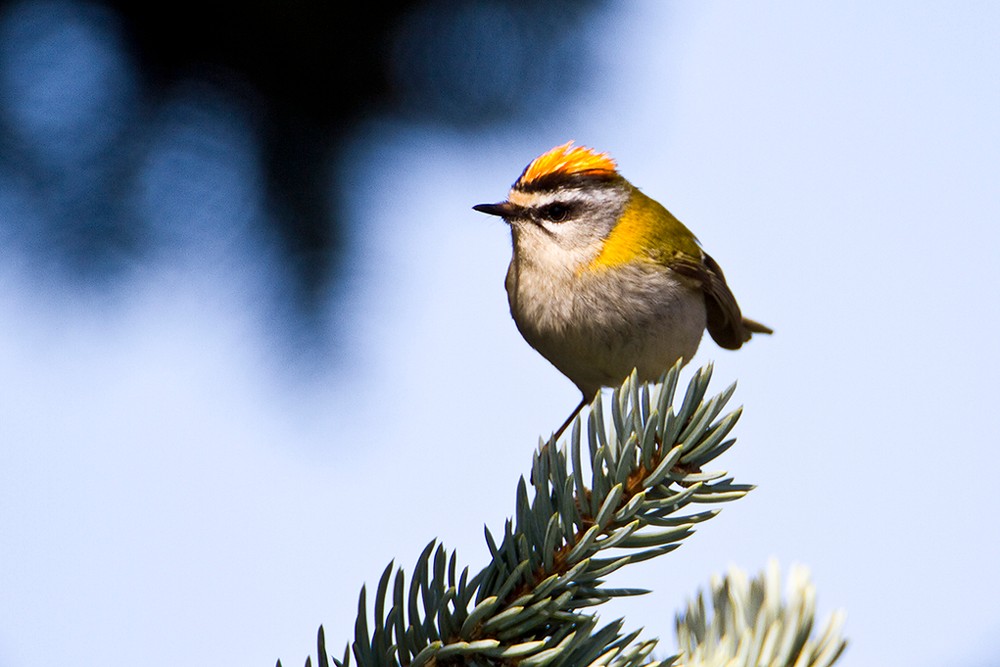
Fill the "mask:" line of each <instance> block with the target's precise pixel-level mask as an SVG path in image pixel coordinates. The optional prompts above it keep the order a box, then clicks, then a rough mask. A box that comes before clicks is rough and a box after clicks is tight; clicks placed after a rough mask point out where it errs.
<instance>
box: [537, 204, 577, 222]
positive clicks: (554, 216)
mask: <svg viewBox="0 0 1000 667" xmlns="http://www.w3.org/2000/svg"><path fill="white" fill-rule="evenodd" d="M538 214H539V215H540V216H541V217H542V219H544V220H548V221H549V222H565V221H566V219H567V218H569V214H570V207H569V206H568V205H567V204H560V203H559V202H554V203H552V204H547V205H546V206H543V207H542V208H541V210H539V211H538Z"/></svg>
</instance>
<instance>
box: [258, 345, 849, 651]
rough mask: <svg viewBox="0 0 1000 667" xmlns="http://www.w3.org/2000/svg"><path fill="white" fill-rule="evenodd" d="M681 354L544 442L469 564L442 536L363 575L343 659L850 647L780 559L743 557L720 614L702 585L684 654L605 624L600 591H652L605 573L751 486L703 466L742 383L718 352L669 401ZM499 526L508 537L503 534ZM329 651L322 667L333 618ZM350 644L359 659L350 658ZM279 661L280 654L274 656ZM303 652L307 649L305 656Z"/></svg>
mask: <svg viewBox="0 0 1000 667" xmlns="http://www.w3.org/2000/svg"><path fill="white" fill-rule="evenodd" d="M679 371H680V366H679V365H677V366H675V367H674V368H672V369H671V370H670V371H668V372H667V373H666V374H665V375H664V376H663V377H662V378H661V380H660V382H658V383H655V384H644V383H640V382H638V380H637V379H636V377H635V374H634V373H633V375H632V376H631V377H629V378H628V379H626V381H625V382H624V384H623V385H622V386H621V387H620V388H619V389H617V390H615V391H614V393H613V395H612V397H611V401H610V406H609V407H610V410H609V412H610V418H609V419H605V414H604V413H605V407H604V402H603V400H602V398H601V396H600V395H598V396H597V397H596V398H595V399H594V402H593V403H592V404H591V409H590V412H589V415H588V418H587V428H586V435H585V436H584V434H583V430H584V429H583V420H582V419H581V418H580V417H577V419H576V420H575V421H574V423H573V425H572V429H571V432H570V436H569V442H568V445H567V444H563V445H562V446H559V443H557V442H556V441H555V440H554V439H553V440H549V441H548V442H542V443H540V445H539V448H538V449H537V450H536V452H535V455H534V458H533V462H532V470H531V477H530V479H529V480H528V481H525V479H524V478H523V477H522V478H521V480H520V481H519V483H518V486H517V492H516V502H515V513H514V518H513V519H512V520H508V521H507V522H506V525H505V526H504V530H503V533H502V534H501V535H499V536H495V535H494V534H493V533H491V532H490V530H489V529H488V528H487V529H486V543H487V546H488V547H489V551H490V555H491V560H490V562H489V563H488V564H487V565H486V567H485V568H483V570H482V571H480V572H478V573H476V574H474V575H472V576H470V574H469V568H468V567H465V568H462V569H461V570H459V565H458V562H457V558H456V554H455V553H454V552H448V551H447V550H446V549H445V548H444V547H443V546H441V545H439V544H436V541H432V542H431V543H430V544H428V545H427V547H426V548H425V549H424V550H423V552H422V553H421V554H420V557H419V558H418V559H417V563H416V566H415V567H414V568H413V571H412V574H410V576H409V583H407V575H406V574H405V572H404V570H403V569H402V568H396V567H395V566H394V564H393V563H390V564H389V565H388V566H387V567H386V569H385V571H384V572H383V574H382V577H381V578H380V580H379V583H378V586H377V587H376V589H375V595H374V596H373V598H372V604H373V609H372V615H371V617H369V608H368V594H367V591H366V589H365V588H362V590H361V596H360V600H359V603H358V617H357V621H356V624H355V633H354V641H353V642H352V643H351V645H350V646H349V647H347V649H345V651H344V653H343V656H342V657H341V658H340V659H334V660H333V662H334V664H336V665H337V666H338V667H351V666H352V665H355V664H356V665H358V666H359V667H383V666H384V667H396V666H402V667H407V666H409V667H424V666H429V667H444V666H446V665H463V666H465V665H470V666H471V665H482V666H484V667H485V666H494V665H514V664H516V665H520V666H521V667H542V666H551V667H561V666H566V667H576V666H586V665H592V666H595V667H596V666H608V667H639V666H640V665H641V666H644V667H646V666H648V667H653V666H659V665H663V666H664V667H666V666H670V665H674V666H679V665H689V666H692V667H693V666H695V665H698V666H704V667H715V666H720V667H721V666H722V665H726V666H729V667H736V666H740V665H747V666H750V665H774V666H779V665H781V666H784V665H787V666H788V667H793V666H795V667H800V666H801V667H807V666H808V667H825V666H826V665H830V664H832V663H833V662H834V661H835V660H836V659H837V657H838V656H839V655H840V653H841V651H842V650H843V648H844V645H845V644H844V641H843V640H842V639H841V637H840V634H839V628H840V622H841V619H840V617H836V618H834V619H833V620H832V621H831V622H830V623H829V624H828V625H827V627H826V629H825V631H824V632H823V633H822V634H821V636H820V638H819V639H813V638H812V637H811V634H810V633H811V630H812V625H813V612H814V606H815V604H814V602H815V599H814V598H815V596H814V592H813V591H812V588H811V586H810V585H809V584H808V582H807V581H806V580H805V578H804V575H803V573H802V571H800V570H796V571H794V572H793V576H792V587H791V589H790V591H789V602H788V603H787V604H784V603H782V600H781V594H780V590H778V589H779V587H780V583H776V582H778V574H777V571H776V566H774V567H772V568H771V569H770V570H769V571H768V573H767V574H764V575H762V576H761V577H759V578H756V579H754V580H753V581H750V580H749V579H748V578H747V577H746V575H743V574H741V573H739V572H736V571H733V572H731V573H730V574H729V575H728V576H727V577H726V578H724V579H720V580H717V581H714V582H713V584H712V592H711V600H712V607H713V611H714V613H713V615H712V617H711V618H709V616H708V615H707V613H706V605H705V601H704V598H703V597H702V596H700V595H699V596H698V597H697V598H696V599H695V600H694V601H692V602H691V603H690V604H689V605H688V608H687V610H686V612H685V613H684V614H683V615H682V616H680V617H678V620H677V629H678V642H679V650H680V654H679V655H676V656H673V657H669V658H666V659H660V660H658V659H654V658H653V657H652V652H653V649H654V648H655V647H656V645H657V641H656V640H655V639H646V640H642V639H639V638H638V635H639V631H634V632H628V633H624V632H623V627H624V620H623V619H619V620H616V621H613V622H611V623H608V624H605V625H600V623H599V619H598V617H597V615H596V614H595V613H594V610H593V609H592V608H593V607H594V606H596V605H599V604H601V603H603V602H606V601H608V600H610V599H611V598H614V597H620V596H628V595H638V594H642V593H646V592H648V591H646V590H643V589H632V588H610V587H607V586H605V579H606V577H607V576H608V575H610V574H611V573H613V572H615V571H616V570H618V569H619V568H622V567H624V566H625V565H628V564H630V563H636V562H640V561H644V560H648V559H650V558H654V557H656V556H660V555H662V554H665V553H669V552H670V551H673V550H674V549H676V548H677V547H678V546H680V542H681V540H683V539H685V538H687V537H688V536H690V535H691V534H692V533H693V532H694V528H695V526H696V525H697V524H699V523H701V522H703V521H707V520H709V519H711V518H712V517H714V516H716V514H718V512H719V511H720V510H719V509H717V508H708V509H698V508H697V506H699V505H713V504H717V503H722V502H727V501H731V500H736V499H739V498H742V497H743V496H744V495H746V494H747V493H748V492H749V491H750V490H751V488H752V487H751V486H748V485H746V484H737V483H735V482H734V480H733V478H731V477H728V476H727V475H726V473H724V472H704V471H703V470H702V468H703V466H705V465H706V464H708V463H710V462H712V461H713V460H714V459H715V458H716V457H718V456H719V455H720V454H722V453H723V452H724V451H726V450H727V449H729V448H730V447H731V446H732V445H733V444H734V443H735V442H736V440H735V439H734V438H729V437H728V436H729V434H730V432H731V431H732V429H733V427H734V426H735V424H736V421H737V420H738V419H739V416H740V412H741V409H739V408H738V409H736V410H734V411H732V412H729V413H726V414H723V409H724V408H725V406H726V404H727V402H728V401H729V399H730V398H731V397H732V395H733V392H734V391H735V384H734V385H732V386H730V387H728V388H727V389H726V390H725V391H723V392H722V393H720V394H718V395H716V396H713V397H710V398H706V393H707V390H708V384H709V380H710V379H711V375H712V368H711V366H707V367H705V368H702V369H700V370H698V371H697V372H695V374H694V376H693V377H692V378H691V380H690V382H689V383H688V385H687V388H686V391H685V392H684V396H683V399H682V400H681V401H680V407H678V408H677V409H676V410H675V409H674V399H675V393H676V390H677V385H678V375H679ZM498 537H499V539H498ZM317 649H318V652H319V656H318V659H319V665H320V666H321V667H328V665H329V662H328V658H327V653H326V647H325V638H324V634H323V629H322V628H320V632H319V638H318V646H317ZM352 656H353V661H352ZM280 664H281V663H280V661H279V662H278V665H279V667H280ZM306 665H307V667H311V661H310V660H309V659H307V660H306Z"/></svg>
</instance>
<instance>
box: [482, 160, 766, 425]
mask: <svg viewBox="0 0 1000 667" xmlns="http://www.w3.org/2000/svg"><path fill="white" fill-rule="evenodd" d="M473 208H474V209H475V210H477V211H480V212H482V213H488V214H490V215H496V216H500V217H501V218H503V219H504V220H505V221H506V222H507V223H508V224H509V225H510V229H511V236H512V239H513V256H512V258H511V262H510V267H509V268H508V270H507V280H506V287H507V297H508V301H509V303H510V312H511V315H513V317H514V322H515V323H516V324H517V328H518V330H519V331H520V332H521V335H522V336H524V339H525V340H526V341H527V342H528V344H530V345H531V346H532V347H533V348H535V350H537V351H538V352H539V353H540V354H541V355H542V356H543V357H545V358H546V359H548V360H549V362H551V363H552V365H554V366H555V367H556V368H557V369H559V371H560V372H562V373H563V375H565V376H566V377H568V378H569V379H570V380H572V381H573V383H574V384H575V385H576V386H577V387H578V388H579V389H580V391H581V392H582V393H583V400H582V401H581V402H580V404H579V405H578V406H577V407H576V409H575V410H573V413H572V414H571V415H570V416H569V418H568V419H567V420H566V422H565V423H564V424H563V425H562V426H561V427H560V428H559V430H558V431H556V433H555V434H554V436H553V438H558V437H559V435H561V434H562V432H563V431H564V430H565V429H566V427H567V426H569V424H570V423H572V421H573V418H574V417H576V415H577V414H579V412H580V411H581V410H582V409H583V407H584V406H585V405H586V404H587V403H588V402H589V401H590V400H591V399H592V398H593V397H594V395H595V394H596V393H597V392H598V391H600V389H601V387H608V386H617V385H619V384H621V382H622V381H623V380H624V379H625V378H626V377H627V376H628V375H629V374H630V373H631V372H632V369H633V368H634V369H636V371H637V373H638V377H639V380H641V381H651V380H655V379H657V378H659V376H660V375H661V374H662V373H663V372H664V371H665V370H667V369H668V368H670V367H671V366H673V365H674V363H676V362H677V360H678V359H682V360H683V362H682V363H686V362H687V361H689V360H690V359H691V357H692V356H694V353H695V352H696V351H697V349H698V344H699V343H700V341H701V337H702V332H704V330H705V329H706V327H707V328H708V332H709V333H710V334H711V335H712V338H713V339H715V342H716V343H718V344H719V346H721V347H723V348H726V349H729V350H735V349H738V348H739V347H741V346H742V345H743V343H745V342H747V341H748V340H750V337H751V335H752V334H755V333H765V334H770V333H772V330H771V329H770V328H768V327H766V326H764V325H763V324H760V323H758V322H754V321H753V320H749V319H747V318H745V317H743V315H742V313H741V312H740V307H739V305H737V303H736V298H735V297H734V296H733V293H732V292H731V291H730V290H729V286H728V285H727V284H726V279H725V277H724V276H723V275H722V269H720V268H719V265H718V264H716V262H715V260H713V259H712V258H711V257H709V256H708V254H706V253H705V252H704V251H703V250H702V249H701V246H700V244H699V242H698V240H697V239H696V238H695V236H694V234H692V233H691V231H690V230H689V229H688V228H687V227H685V226H684V224H682V223H681V222H680V221H679V220H678V219H677V218H675V217H674V216H673V215H672V214H671V213H670V212H669V211H668V210H667V209H665V208H664V207H663V206H662V205H660V203H659V202H657V201H656V200H654V199H651V198H650V197H648V196H646V195H645V194H643V193H642V192H641V191H640V190H639V189H638V188H637V187H635V186H634V185H632V184H631V183H630V182H628V181H627V180H626V179H625V177H624V176H622V175H621V174H619V173H618V165H617V164H616V162H615V161H614V160H613V159H612V158H611V157H610V156H609V155H608V154H606V153H599V152H597V151H594V150H592V149H590V148H587V147H584V146H574V145H573V142H572V141H570V142H568V143H566V144H563V145H562V146H556V147H555V148H553V149H552V150H550V151H548V152H546V153H544V154H542V155H540V156H539V157H537V158H535V159H534V160H533V161H532V162H531V163H530V164H529V165H528V166H527V167H525V169H524V171H523V172H521V175H520V177H518V179H517V181H515V182H514V185H513V186H512V187H511V190H510V193H509V194H508V195H507V200H506V201H503V202H500V203H497V204H479V205H477V206H474V207H473Z"/></svg>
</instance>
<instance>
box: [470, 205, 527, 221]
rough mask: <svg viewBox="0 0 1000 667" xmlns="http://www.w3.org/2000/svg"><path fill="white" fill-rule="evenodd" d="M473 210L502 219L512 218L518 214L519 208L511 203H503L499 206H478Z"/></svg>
mask: <svg viewBox="0 0 1000 667" xmlns="http://www.w3.org/2000/svg"><path fill="white" fill-rule="evenodd" d="M472 208H473V210H476V211H479V212H480V213H487V214H489V215H498V216H500V217H501V218H512V217H514V216H515V215H516V214H517V211H518V208H519V207H518V206H517V205H516V204H511V203H510V202H509V201H502V202H500V203H499V204H476V205H475V206H473V207H472Z"/></svg>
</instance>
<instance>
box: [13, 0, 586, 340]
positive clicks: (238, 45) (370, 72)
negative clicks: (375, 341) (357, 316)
mask: <svg viewBox="0 0 1000 667" xmlns="http://www.w3.org/2000/svg"><path fill="white" fill-rule="evenodd" d="M598 4H599V3H598V2H597V0H590V1H588V2H581V1H579V0H575V1H574V0H557V1H550V2H547V3H522V2H517V1H516V0H491V1H489V2H462V1H449V0H433V1H430V2H427V1H424V2H417V1H396V2H379V3H351V4H350V5H348V6H347V7H348V8H346V9H345V8H344V5H342V4H341V3H334V2H331V1H330V0H271V1H247V2H243V3H219V2H211V1H201V2H194V1H192V0H170V1H165V0H146V1H145V2H126V1H125V0H106V1H105V2H103V3H97V2H87V3H80V2H73V1H72V0H59V1H53V0H47V1H46V2H31V1H22V2H16V3H15V2H9V1H8V2H0V21H2V20H3V19H4V17H5V16H6V17H8V18H9V17H10V16H11V15H12V12H17V11H22V10H24V9H25V8H26V7H28V8H33V11H35V13H36V15H39V16H44V15H46V13H47V12H51V11H56V10H60V9H61V10H65V9H66V8H70V9H72V10H73V11H81V12H85V13H87V12H89V13H91V14H94V12H96V16H97V19H96V20H95V25H112V24H113V26H114V30H115V33H114V34H115V35H119V36H120V39H119V40H118V41H119V42H120V48H121V49H123V50H124V51H126V56H127V58H128V59H129V62H131V63H135V67H136V69H137V70H138V76H137V80H138V83H137V84H136V86H134V88H135V90H134V91H132V92H131V94H132V97H128V96H127V95H126V97H125V98H123V99H125V102H123V103H122V106H123V108H129V107H130V105H132V106H135V107H137V109H138V110H137V112H136V114H135V116H136V117H135V118H131V117H130V120H128V121H127V122H124V124H123V125H122V127H118V129H116V130H115V132H117V133H118V134H117V135H116V137H117V138H116V139H115V140H113V141H112V140H109V141H108V142H107V143H106V144H102V145H103V146H104V149H102V150H101V151H100V153H99V154H97V155H93V156H91V157H90V159H89V160H88V161H87V162H86V169H79V168H76V167H73V166H72V165H71V166H66V165H63V166H62V167H59V166H55V167H54V166H53V165H52V164H50V163H48V162H46V161H45V160H39V159H34V158H32V155H33V153H32V150H31V146H30V143H31V141H32V140H31V139H30V138H29V139H25V136H27V135H25V134H24V133H23V132H22V133H20V134H19V133H18V131H16V130H17V128H16V123H17V122H18V121H17V119H16V118H14V115H16V114H11V113H7V114H6V117H5V122H4V124H3V126H2V127H0V150H2V151H3V153H2V154H0V169H6V171H7V172H14V173H15V176H16V177H17V178H18V179H20V180H21V181H22V182H24V181H27V182H30V183H31V184H33V185H32V187H34V188H35V189H36V190H37V192H36V195H37V197H36V200H41V201H44V202H46V203H45V205H44V208H45V209H46V210H45V211H44V215H42V216H40V217H42V218H45V219H46V220H47V222H45V223H44V224H42V227H44V228H45V229H46V230H47V233H48V234H49V235H50V236H49V237H47V238H45V239H42V240H40V241H39V242H37V243H34V244H29V245H31V246H32V247H33V252H35V253H36V254H38V255H39V256H38V257H36V258H34V260H33V262H34V263H35V264H36V265H38V266H45V265H47V264H51V265H59V266H60V267H62V268H63V269H64V270H65V269H66V267H67V266H68V267H70V268H69V270H68V272H67V273H65V275H64V276H63V278H62V279H63V280H69V281H70V282H77V283H81V284H86V283H88V282H90V283H94V282H95V281H96V282H97V283H98V284H99V285H107V284H109V283H114V282H115V281H120V280H123V279H127V276H126V275H125V274H126V273H127V272H126V271H123V270H122V267H128V266H135V265H136V264H142V262H143V261H144V258H145V257H148V256H149V254H150V248H149V247H148V246H149V245H150V244H155V243H157V242H158V241H157V239H158V238H160V239H161V241H162V237H157V236H155V235H151V234H145V233H144V225H145V223H144V221H143V220H137V219H135V218H136V214H135V212H134V211H131V210H130V209H127V207H123V206H122V205H121V202H122V201H123V200H124V199H125V198H126V194H127V193H125V192H123V190H124V189H127V188H128V187H130V185H129V179H128V174H129V172H130V171H131V170H132V169H134V167H135V161H136V153H137V152H139V151H140V150H141V148H137V146H141V144H142V142H143V137H142V133H143V126H142V122H143V120H142V119H143V118H148V117H150V116H153V115H155V110H156V107H157V104H158V103H159V102H160V101H161V100H162V99H163V98H164V97H165V96H166V95H167V94H168V92H169V91H170V90H174V89H176V87H177V85H178V83H180V82H184V81H186V80H191V79H194V80H197V81H198V82H200V83H204V82H208V84H209V85H210V86H217V87H218V88H220V89H224V90H225V91H226V94H227V96H228V99H235V100H237V104H238V105H239V106H240V107H241V108H242V109H243V110H245V112H246V113H247V115H248V117H249V118H251V119H252V121H253V122H252V126H253V128H254V131H255V134H256V136H255V141H256V142H257V148H256V151H257V154H258V155H259V157H260V161H261V165H262V171H263V181H264V184H263V186H262V187H263V188H264V192H262V193H261V200H262V202H263V206H264V208H265V210H266V211H267V213H268V215H266V216H264V218H265V222H266V224H267V225H270V226H273V227H275V229H274V230H272V231H273V232H276V233H275V234H274V237H275V238H277V239H278V240H279V243H278V244H277V245H278V246H279V247H280V248H281V253H280V256H281V263H282V264H283V266H284V267H285V269H286V274H287V275H286V279H287V280H288V282H289V284H290V285H292V289H291V290H290V293H291V297H288V298H293V299H294V300H296V301H297V302H298V303H297V306H298V307H297V308H293V309H290V311H289V312H292V313H298V314H299V315H300V316H302V317H304V319H306V320H311V319H313V316H314V315H315V311H317V309H322V308H324V307H325V304H326V297H327V295H328V293H329V288H330V286H331V284H332V283H333V282H334V281H336V280H337V277H338V275H339V272H340V271H342V270H344V268H345V267H344V266H343V262H342V254H343V253H342V251H343V242H342V238H343V236H342V228H343V225H344V219H343V218H344V216H343V214H342V211H341V210H340V201H341V198H340V195H339V193H340V192H341V188H340V187H338V184H337V183H336V182H335V181H334V180H332V179H334V178H335V174H336V170H335V169H333V168H332V165H333V164H335V163H336V160H337V157H338V152H339V151H341V150H342V148H343V147H344V145H345V143H346V139H347V138H349V136H350V133H351V131H352V128H355V127H356V126H357V123H358V122H359V120H362V119H364V118H366V117H370V116H372V115H375V114H381V115H390V116H394V117H396V118H400V119H404V120H405V119H413V120H417V121H420V122H425V123H439V124H442V125H447V126H449V127H455V128H460V129H464V130H467V131H472V132H475V131H485V130H487V129H488V128H490V127H492V126H494V125H495V124H501V123H505V122H524V121H525V120H528V119H531V118H534V119H538V118H539V117H540V116H541V117H543V116H544V114H545V113H547V110H548V109H551V108H557V107H558V105H557V104H555V103H554V102H555V101H556V100H557V99H558V98H559V97H560V96H564V95H566V94H568V93H570V92H572V91H573V89H574V87H575V86H576V85H577V83H578V81H579V79H580V76H581V74H582V73H583V72H584V71H585V70H586V68H587V66H588V62H587V50H586V49H585V48H582V47H581V44H585V43H586V41H587V39H586V37H585V36H582V35H581V34H580V33H581V31H582V29H583V26H584V23H585V19H586V18H587V16H588V15H589V13H590V12H592V11H593V10H594V9H595V8H596V7H597V5H598ZM22 13H23V11H22ZM32 20H36V19H32ZM22 23H23V22H22ZM0 27H2V26H0ZM31 29H32V28H31V27H30V24H29V27H28V28H27V29H22V30H21V33H19V34H22V37H23V33H25V31H27V33H29V37H30V32H31ZM8 55H9V54H8ZM10 57H14V56H10ZM8 64H9V63H8ZM15 83H17V82H15ZM32 85H34V84H32ZM44 92H45V91H43V97H44ZM126 92H128V91H126ZM43 112H44V110H43ZM12 118H13V120H12ZM63 129H65V128H63ZM74 164H82V163H79V162H78V163H74ZM60 169H62V171H61V172H60ZM71 172H72V174H77V175H78V174H80V173H83V172H86V173H87V174H89V176H88V178H89V179H91V180H92V181H94V183H90V184H89V185H88V182H86V181H85V182H79V178H78V176H73V177H72V178H71V177H70V176H69V174H70V173H71ZM74 179H75V180H74ZM98 181H99V183H98ZM95 183H96V185H95ZM67 192H68V193H69V194H67ZM53 202H55V204H53ZM59 202H63V204H61V205H60V204H59ZM3 224H4V221H3V220H2V219H0V226H2V225H3ZM2 238H3V235H2V230H0V239H2Z"/></svg>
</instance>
